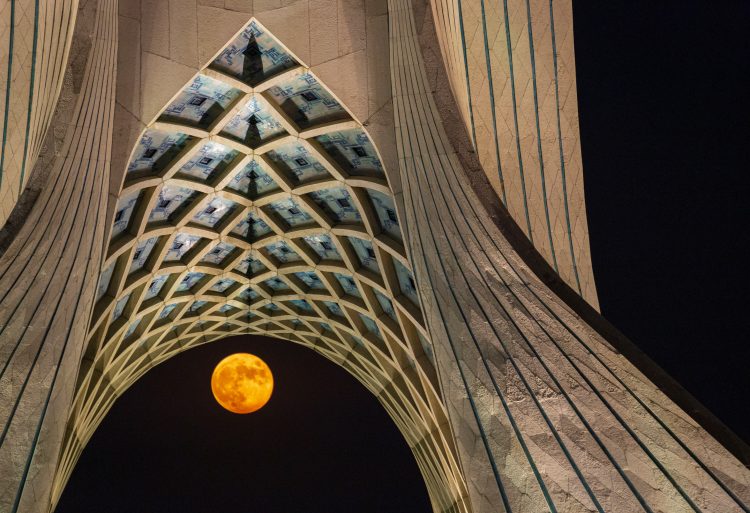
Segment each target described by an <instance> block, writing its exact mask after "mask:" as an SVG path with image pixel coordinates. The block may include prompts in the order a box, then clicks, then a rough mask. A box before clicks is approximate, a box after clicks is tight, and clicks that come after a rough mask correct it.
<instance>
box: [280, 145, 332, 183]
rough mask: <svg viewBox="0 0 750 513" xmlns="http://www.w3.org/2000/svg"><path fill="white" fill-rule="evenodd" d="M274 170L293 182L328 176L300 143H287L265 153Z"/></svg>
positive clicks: (306, 181) (311, 180)
mask: <svg viewBox="0 0 750 513" xmlns="http://www.w3.org/2000/svg"><path fill="white" fill-rule="evenodd" d="M267 155H268V158H269V159H271V162H273V164H274V166H275V167H276V170H277V171H278V172H279V173H282V174H283V175H285V176H288V177H289V179H290V180H291V181H292V182H293V183H294V184H305V183H309V182H313V181H315V180H321V179H325V178H329V177H330V176H331V175H329V174H328V171H326V168H325V167H324V166H323V164H321V163H320V162H318V161H317V160H316V159H315V158H314V157H313V156H312V154H311V153H310V152H309V151H308V150H307V148H306V147H305V146H304V145H303V144H300V143H287V144H284V145H282V146H279V147H278V148H276V149H274V150H271V151H269V152H268V153H267Z"/></svg>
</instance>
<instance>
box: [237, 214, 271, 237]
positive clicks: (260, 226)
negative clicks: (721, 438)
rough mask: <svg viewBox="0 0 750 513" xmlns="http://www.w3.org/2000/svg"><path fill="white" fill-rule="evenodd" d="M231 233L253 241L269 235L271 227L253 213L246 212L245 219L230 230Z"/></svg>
mask: <svg viewBox="0 0 750 513" xmlns="http://www.w3.org/2000/svg"><path fill="white" fill-rule="evenodd" d="M232 233H233V234H235V235H239V236H240V237H244V238H246V239H248V240H251V241H254V240H257V239H259V238H260V237H262V236H264V235H266V234H269V233H271V227H270V226H268V225H267V224H266V222H265V221H263V220H262V219H261V218H260V217H258V215H257V214H256V213H255V212H248V213H247V215H246V216H245V218H244V219H243V220H242V221H240V223H239V224H238V225H237V226H236V227H235V228H234V229H233V230H232Z"/></svg>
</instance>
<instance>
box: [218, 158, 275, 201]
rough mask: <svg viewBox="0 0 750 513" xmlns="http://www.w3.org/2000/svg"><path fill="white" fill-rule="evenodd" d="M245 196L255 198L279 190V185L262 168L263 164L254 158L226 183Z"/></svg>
mask: <svg viewBox="0 0 750 513" xmlns="http://www.w3.org/2000/svg"><path fill="white" fill-rule="evenodd" d="M228 188H229V189H233V190H235V191H237V192H239V193H242V194H244V195H245V196H247V197H249V198H251V199H256V198H258V197H260V196H262V195H264V194H266V193H269V192H273V191H278V190H281V187H279V185H278V184H277V183H276V182H275V181H274V179H273V178H271V177H270V176H269V174H268V173H266V172H265V171H264V170H263V166H262V165H261V164H260V163H259V162H258V161H257V160H255V159H253V160H251V161H250V163H248V164H247V165H246V166H245V167H244V168H243V169H242V170H241V171H240V172H239V173H237V174H236V175H235V177H234V178H233V179H232V181H231V182H230V183H229V185H228Z"/></svg>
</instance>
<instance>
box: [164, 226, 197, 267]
mask: <svg viewBox="0 0 750 513" xmlns="http://www.w3.org/2000/svg"><path fill="white" fill-rule="evenodd" d="M200 239H201V238H200V237H199V236H198V235H191V234H189V233H182V232H180V233H178V234H177V235H176V236H175V238H174V239H173V240H172V245H171V246H169V249H168V250H167V255H166V256H165V257H164V261H165V262H174V261H176V260H180V259H181V258H182V257H183V256H185V253H187V252H188V251H190V248H192V247H193V246H195V243H196V242H198V241H199V240H200Z"/></svg>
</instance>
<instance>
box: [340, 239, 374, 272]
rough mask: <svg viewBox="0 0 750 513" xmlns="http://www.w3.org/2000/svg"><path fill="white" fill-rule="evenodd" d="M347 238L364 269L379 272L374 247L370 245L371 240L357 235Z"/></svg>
mask: <svg viewBox="0 0 750 513" xmlns="http://www.w3.org/2000/svg"><path fill="white" fill-rule="evenodd" d="M347 239H348V240H349V243H350V244H351V245H352V247H353V248H354V252H355V253H356V254H357V258H358V259H359V263H360V264H362V265H363V266H364V267H365V268H366V269H369V270H370V271H372V272H374V273H379V272H380V269H379V268H378V260H377V258H376V256H375V249H373V247H372V242H370V241H369V240H364V239H359V238H357V237H347Z"/></svg>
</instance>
